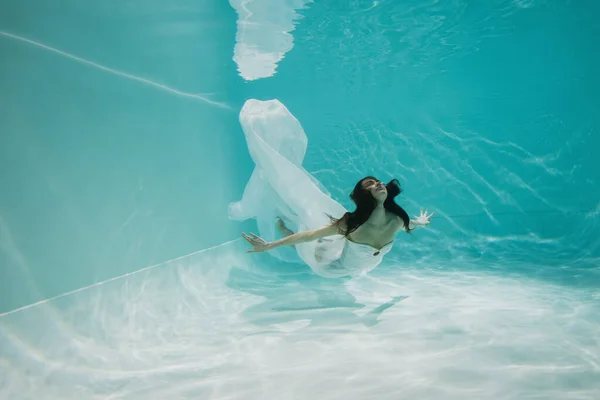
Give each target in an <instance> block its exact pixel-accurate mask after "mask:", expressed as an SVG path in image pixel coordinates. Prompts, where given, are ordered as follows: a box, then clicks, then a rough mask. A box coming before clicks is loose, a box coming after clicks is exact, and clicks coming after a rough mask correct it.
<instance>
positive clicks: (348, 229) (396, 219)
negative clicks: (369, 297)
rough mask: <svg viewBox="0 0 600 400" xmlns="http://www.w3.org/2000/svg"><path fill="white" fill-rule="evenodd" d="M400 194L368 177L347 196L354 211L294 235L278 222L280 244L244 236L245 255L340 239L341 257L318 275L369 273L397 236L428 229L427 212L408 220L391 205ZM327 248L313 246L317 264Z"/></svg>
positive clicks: (395, 184)
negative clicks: (249, 246)
mask: <svg viewBox="0 0 600 400" xmlns="http://www.w3.org/2000/svg"><path fill="white" fill-rule="evenodd" d="M400 192H401V189H400V185H399V183H398V181H397V180H396V179H394V180H392V181H391V182H389V183H388V184H386V185H384V184H383V183H382V182H381V181H379V180H378V179H376V178H374V177H372V176H367V177H365V178H363V179H361V180H360V181H359V182H358V183H357V184H356V186H355V187H354V190H353V191H352V193H351V194H350V198H351V199H352V201H354V204H356V210H355V211H353V212H346V213H345V214H344V215H343V216H342V217H341V218H339V219H336V218H333V217H331V216H330V219H331V223H330V224H327V225H325V226H323V227H321V228H317V229H312V230H307V231H303V232H298V233H294V232H292V231H291V230H289V229H288V228H287V227H286V226H285V223H284V222H283V220H281V219H278V220H277V228H278V230H279V232H280V233H281V235H282V236H283V238H282V239H280V240H276V241H272V242H267V241H265V240H264V239H262V238H260V237H259V236H257V235H255V234H250V235H247V234H245V233H243V234H242V236H243V238H244V239H246V240H247V241H248V243H250V245H251V246H252V247H253V250H249V251H248V252H249V253H257V252H263V251H269V250H272V249H275V248H277V247H281V246H294V245H296V244H299V243H306V242H310V241H315V240H316V241H319V240H320V239H323V238H326V237H330V236H334V235H342V236H343V237H344V238H345V239H346V240H345V242H344V244H345V246H344V248H343V250H342V253H341V254H340V257H339V258H337V259H334V260H331V261H330V263H329V264H328V265H325V266H322V267H321V271H320V272H324V271H323V270H326V271H325V273H326V274H335V275H336V276H344V275H355V274H356V273H362V272H366V271H371V270H372V269H374V268H375V267H376V266H377V265H379V264H380V263H381V261H382V259H383V256H384V255H385V254H387V253H388V252H389V251H390V250H391V248H392V244H393V243H394V239H395V236H396V233H398V232H399V231H404V232H410V231H411V230H413V229H414V228H416V227H424V226H427V225H428V224H429V223H430V219H431V217H432V216H433V215H434V213H431V214H429V215H428V214H427V210H425V212H423V210H421V214H420V215H419V216H418V217H415V219H414V220H410V219H409V217H408V214H407V213H406V211H404V209H403V208H402V207H400V206H399V205H398V204H396V202H395V201H394V198H395V197H396V196H397V195H399V194H400ZM327 244H328V242H326V241H319V245H317V246H316V248H315V257H316V260H317V261H320V257H319V254H318V253H319V251H320V249H322V248H323V247H325V246H327ZM315 272H317V271H315Z"/></svg>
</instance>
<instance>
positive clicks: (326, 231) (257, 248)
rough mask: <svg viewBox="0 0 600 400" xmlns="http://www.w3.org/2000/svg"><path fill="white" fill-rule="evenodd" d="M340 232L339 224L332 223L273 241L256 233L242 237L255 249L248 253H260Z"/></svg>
mask: <svg viewBox="0 0 600 400" xmlns="http://www.w3.org/2000/svg"><path fill="white" fill-rule="evenodd" d="M339 233H340V231H339V225H338V224H331V225H327V226H324V227H322V228H319V229H314V230H310V231H304V232H298V233H294V234H292V235H289V236H286V237H284V238H283V239H279V240H275V241H273V242H267V241H266V240H264V239H263V238H261V237H259V236H257V235H255V234H254V233H251V234H250V235H246V234H245V233H243V234H242V237H243V238H244V239H246V240H247V241H248V243H250V245H251V246H252V247H253V250H248V253H260V252H263V251H269V250H273V249H275V248H277V247H281V246H293V245H295V244H298V243H305V242H310V241H313V240H317V239H320V238H324V237H327V236H332V235H337V234H339Z"/></svg>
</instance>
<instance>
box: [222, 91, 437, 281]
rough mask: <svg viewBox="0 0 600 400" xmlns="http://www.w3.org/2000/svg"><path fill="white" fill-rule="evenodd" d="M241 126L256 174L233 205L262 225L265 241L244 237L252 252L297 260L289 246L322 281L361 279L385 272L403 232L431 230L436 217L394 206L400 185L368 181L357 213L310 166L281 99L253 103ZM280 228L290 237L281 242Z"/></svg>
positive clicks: (236, 212) (240, 216) (359, 192)
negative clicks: (413, 216)
mask: <svg viewBox="0 0 600 400" xmlns="http://www.w3.org/2000/svg"><path fill="white" fill-rule="evenodd" d="M240 123H241V125H242V128H243V131H244V135H245V137H246V142H247V144H248V150H249V152H250V156H251V157H252V159H253V160H254V163H255V164H256V167H255V169H254V172H253V173H252V176H251V177H250V180H249V181H248V184H247V185H246V188H245V190H244V194H243V197H242V199H241V200H240V201H238V202H235V203H232V204H230V206H229V217H230V218H231V219H235V220H246V219H248V218H255V219H256V221H257V225H258V230H259V234H260V237H259V236H257V235H254V234H250V235H246V234H243V237H244V238H245V239H246V240H247V241H248V242H249V243H250V244H251V245H252V246H253V249H252V250H250V251H251V252H262V251H267V250H268V251H269V252H270V253H271V254H273V255H274V256H275V257H278V258H280V259H282V260H285V261H289V257H288V256H287V255H286V254H285V251H284V249H282V247H288V246H293V248H294V249H295V252H294V253H295V254H294V255H293V256H294V259H295V258H296V256H298V257H299V258H300V259H301V261H302V262H303V263H305V264H307V265H308V266H310V268H311V269H312V270H313V271H314V272H315V273H316V274H318V275H321V276H324V277H331V278H335V277H341V276H347V275H351V276H354V275H357V274H362V273H365V272H368V271H370V270H372V269H373V268H375V267H376V266H377V265H379V263H380V262H381V260H382V258H383V256H384V255H385V254H387V253H388V252H389V251H390V249H391V247H392V243H393V240H394V237H395V234H396V233H397V232H398V231H399V230H404V231H406V232H410V231H411V230H412V229H413V228H415V227H417V226H424V225H427V224H428V223H429V219H430V218H431V216H432V215H433V214H431V215H427V212H425V213H423V212H421V215H419V217H417V218H416V220H414V221H410V220H409V217H408V215H407V214H406V212H405V211H404V210H403V209H402V208H401V207H400V206H398V205H397V204H396V203H395V202H394V198H395V197H396V196H397V195H398V194H400V191H401V190H400V186H399V184H398V181H397V180H392V181H391V182H390V183H388V184H387V185H383V184H382V183H381V182H380V181H379V180H377V179H375V178H373V177H366V178H363V179H361V180H360V181H359V182H358V184H357V185H356V187H355V188H354V191H353V192H352V195H351V198H352V200H353V201H354V203H355V204H356V210H355V211H354V212H348V210H346V209H345V208H344V207H343V206H342V205H341V204H340V203H338V202H337V201H335V200H334V199H333V198H332V196H330V195H329V193H328V192H327V190H326V188H325V187H324V186H323V185H322V184H321V183H320V182H319V181H318V180H317V179H315V177H314V176H312V175H311V174H309V173H308V172H307V171H306V170H305V169H304V168H303V167H302V162H303V160H304V155H305V153H306V147H307V139H306V135H305V133H304V130H303V129H302V126H301V125H300V123H299V122H298V120H297V119H296V118H295V117H294V116H293V115H292V114H291V113H290V112H289V111H288V109H287V108H286V107H285V106H284V105H283V104H281V103H280V102H279V101H278V100H269V101H259V100H248V101H247V102H246V103H245V104H244V107H242V110H241V112H240ZM334 216H335V217H334ZM336 218H339V219H336ZM275 221H277V222H276V223H274V222H275ZM284 221H285V222H284ZM276 228H277V229H278V230H279V232H280V233H281V234H283V236H284V237H283V238H282V239H280V240H275V236H276ZM294 232H297V233H294Z"/></svg>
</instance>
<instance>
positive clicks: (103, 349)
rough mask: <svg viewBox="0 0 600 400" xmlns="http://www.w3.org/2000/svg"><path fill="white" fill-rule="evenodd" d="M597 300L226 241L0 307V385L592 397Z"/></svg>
mask: <svg viewBox="0 0 600 400" xmlns="http://www.w3.org/2000/svg"><path fill="white" fill-rule="evenodd" d="M475 267H476V266H475ZM595 296H597V293H594V291H591V290H589V291H586V290H577V289H572V288H568V287H562V286H557V285H552V284H549V283H545V282H543V281H536V280H531V279H523V278H522V277H514V278H513V277H507V276H506V275H504V276H498V275H496V274H494V273H492V272H489V270H488V271H487V272H484V271H483V270H482V271H477V269H476V268H472V269H467V268H465V272H458V271H456V270H454V271H450V270H446V271H444V270H443V269H437V270H436V269H433V268H422V267H419V269H415V268H406V267H400V266H397V267H393V266H387V267H386V270H385V271H384V273H374V274H372V275H370V276H365V277H360V278H358V279H354V280H328V279H321V278H318V277H315V276H314V275H312V274H311V273H310V271H308V270H307V268H306V267H302V266H298V265H294V264H290V265H284V264H277V263H275V262H274V261H273V259H271V258H270V257H269V256H268V255H253V256H251V255H247V254H245V253H244V247H243V244H242V243H241V242H234V243H233V244H231V245H227V246H222V247H220V248H217V249H214V250H209V251H207V252H204V253H200V254H197V255H194V256H190V257H188V258H185V259H182V260H179V261H175V262H172V263H170V264H167V265H163V266H161V267H158V268H155V269H153V270H149V271H145V272H142V273H139V274H136V275H133V276H130V277H129V278H124V279H121V280H116V281H113V282H110V283H107V284H105V285H101V286H98V287H96V288H92V289H90V290H88V291H84V292H80V293H77V294H74V295H71V296H67V297H65V298H61V299H58V300H56V301H54V302H50V303H46V304H43V305H40V306H36V307H34V308H31V309H28V310H24V311H22V312H17V313H14V314H11V315H8V316H5V317H3V318H2V319H0V329H1V331H0V334H1V336H2V340H1V341H0V343H1V344H0V355H1V357H0V360H2V362H0V376H3V378H2V379H0V397H2V398H10V399H43V398H61V399H81V398H86V399H96V398H97V399H101V398H102V399H104V398H111V399H118V398H127V399H138V398H140V399H142V398H143V399H164V398H182V399H186V398H189V399H192V398H194V399H197V398H204V399H217V398H230V399H248V398H279V399H285V398H308V397H311V396H312V397H315V398H320V399H341V398H345V399H363V398H380V399H397V398H418V399H438V398H444V399H465V398H467V399H469V398H473V399H475V398H482V396H483V397H486V398H494V399H505V398H506V399H508V398H519V399H525V398H544V399H561V400H562V399H597V395H598V393H600V392H599V391H600V379H599V378H600V305H599V304H598V302H597V297H595Z"/></svg>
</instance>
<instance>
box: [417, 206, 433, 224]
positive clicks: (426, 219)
mask: <svg viewBox="0 0 600 400" xmlns="http://www.w3.org/2000/svg"><path fill="white" fill-rule="evenodd" d="M433 214H435V213H431V214H429V215H427V210H425V212H423V209H421V214H419V216H418V217H415V220H414V223H415V225H420V226H426V225H429V223H430V222H431V221H430V219H431V217H433Z"/></svg>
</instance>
